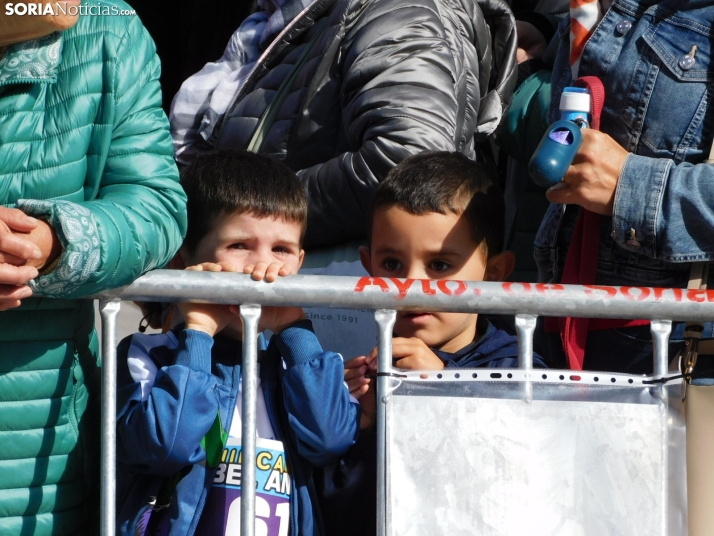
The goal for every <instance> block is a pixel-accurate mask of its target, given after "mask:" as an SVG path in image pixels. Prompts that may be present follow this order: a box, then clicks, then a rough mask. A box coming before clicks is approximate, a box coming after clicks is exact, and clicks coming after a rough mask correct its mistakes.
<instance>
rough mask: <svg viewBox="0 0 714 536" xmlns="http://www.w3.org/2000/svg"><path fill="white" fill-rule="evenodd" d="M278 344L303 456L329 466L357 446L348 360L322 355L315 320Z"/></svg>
mask: <svg viewBox="0 0 714 536" xmlns="http://www.w3.org/2000/svg"><path fill="white" fill-rule="evenodd" d="M276 343H277V346H278V348H279V349H280V353H281V355H282V357H283V360H284V361H285V365H286V367H287V370H286V371H285V374H284V376H283V379H282V383H283V394H284V401H285V409H286V410H287V413H288V422H289V423H290V428H291V429H292V430H293V432H294V433H295V436H296V439H297V447H298V452H299V454H300V455H301V456H303V457H304V458H306V459H307V460H308V461H309V462H310V463H311V464H313V465H315V466H325V465H327V464H328V463H330V462H332V461H334V460H335V458H336V457H337V456H339V455H340V454H343V453H344V452H346V451H347V449H349V448H350V447H351V446H352V445H354V443H355V441H356V439H357V432H358V430H359V411H360V410H359V405H358V404H357V403H356V401H355V400H354V399H353V398H352V397H350V394H349V390H348V389H347V386H346V385H345V383H344V364H343V362H342V356H341V355H340V354H336V353H334V352H325V351H323V350H322V347H321V346H320V342H319V341H318V340H317V336H316V335H315V333H314V332H313V331H312V322H310V321H309V320H303V321H301V322H299V323H297V324H294V325H293V326H291V327H288V328H287V329H285V330H283V331H282V332H281V333H280V334H279V335H277V336H276Z"/></svg>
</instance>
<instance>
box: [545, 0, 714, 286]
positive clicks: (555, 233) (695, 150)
mask: <svg viewBox="0 0 714 536" xmlns="http://www.w3.org/2000/svg"><path fill="white" fill-rule="evenodd" d="M713 20H714V2H712V1H711V0H709V1H707V0H693V1H684V0H666V1H664V2H659V3H652V2H646V1H641V2H638V1H636V0H615V1H614V3H613V5H612V7H611V9H610V10H609V11H608V12H607V13H606V14H605V16H604V17H603V19H602V21H601V22H600V24H599V25H598V26H597V28H596V30H595V32H594V33H593V35H592V37H591V38H590V40H589V41H588V43H587V44H586V46H585V49H584V51H583V54H582V58H581V63H580V71H579V76H586V75H594V76H598V77H599V78H600V79H601V80H602V81H603V84H604V86H605V106H604V108H603V111H602V117H601V130H602V131H603V132H605V133H607V134H609V135H610V136H611V137H612V138H614V139H615V141H617V142H618V143H619V144H620V145H621V146H622V147H624V148H625V149H627V151H629V152H630V155H629V156H628V158H627V160H626V161H625V164H624V166H623V168H622V171H621V174H620V178H619V182H618V186H617V191H616V193H615V201H614V208H613V214H612V217H603V218H602V220H601V221H602V227H601V233H600V250H599V257H598V275H597V279H598V280H597V283H599V284H614V285H640V286H662V287H684V286H686V284H687V280H688V275H689V270H690V264H689V263H691V262H693V261H712V260H714V166H712V165H706V164H703V161H704V160H705V159H706V158H707V155H708V154H709V150H710V148H711V146H712V139H713V138H714V110H709V106H710V100H711V94H712V90H713V89H714V85H713V84H712V82H713V81H714V66H712V64H711V55H712V41H711V39H712V38H711V34H712V21H713ZM569 29H570V24H569V19H568V18H566V19H565V20H564V21H563V23H562V24H561V25H560V27H559V30H558V33H559V38H560V46H559V50H558V55H557V58H556V62H555V66H554V70H553V79H552V82H553V96H552V102H551V121H554V120H556V119H557V118H558V117H557V116H558V115H559V112H558V103H559V100H560V94H561V93H562V90H563V88H564V87H566V86H568V85H570V84H571V81H572V80H571V72H570V66H569V63H568V55H569V48H570V45H569ZM694 47H696V49H695V48H694ZM692 57H693V60H694V61H692ZM578 210H579V209H578V208H577V207H575V206H568V207H565V206H564V205H556V204H551V206H550V208H549V209H548V212H547V213H546V216H545V218H544V219H543V222H542V223H541V226H540V229H539V231H538V235H537V237H536V242H535V246H536V248H535V257H536V262H537V263H538V268H539V279H540V280H541V281H548V282H552V281H557V280H560V277H561V275H562V269H563V265H564V262H565V253H566V252H567V248H568V245H569V243H570V239H571V236H572V232H573V229H574V226H575V220H576V216H577V213H578Z"/></svg>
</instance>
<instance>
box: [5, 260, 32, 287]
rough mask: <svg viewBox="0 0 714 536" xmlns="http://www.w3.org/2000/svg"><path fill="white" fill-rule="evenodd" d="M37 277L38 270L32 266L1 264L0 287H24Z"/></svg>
mask: <svg viewBox="0 0 714 536" xmlns="http://www.w3.org/2000/svg"><path fill="white" fill-rule="evenodd" d="M37 276H38V272H37V268H34V267H32V266H11V265H10V264H0V285H24V284H25V283H27V282H28V281H30V280H31V279H35V278H36V277H37Z"/></svg>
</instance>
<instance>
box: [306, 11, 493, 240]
mask: <svg viewBox="0 0 714 536" xmlns="http://www.w3.org/2000/svg"><path fill="white" fill-rule="evenodd" d="M396 4H397V6H395V3H394V2H371V3H370V4H369V7H368V8H367V9H366V10H365V11H364V12H363V13H362V14H361V15H360V19H359V22H358V23H357V24H355V25H354V26H353V27H352V28H351V29H350V30H349V32H348V34H347V35H346V36H345V39H344V41H343V45H342V50H343V54H344V63H343V75H342V80H343V82H342V89H341V94H342V123H343V125H344V128H345V134H346V137H347V142H348V145H349V146H350V147H354V148H356V149H355V150H353V151H349V152H345V153H343V154H341V155H339V156H337V157H335V158H332V159H331V160H328V161H327V162H325V163H322V164H319V165H316V166H313V167H310V168H308V169H305V170H302V171H300V172H299V175H300V177H301V179H302V180H303V181H304V182H305V183H306V185H307V188H308V196H309V199H310V219H309V222H308V236H307V245H309V246H314V245H322V244H330V243H335V242H338V241H340V240H342V239H344V238H345V237H349V236H361V235H363V234H364V229H366V227H367V215H368V213H369V206H370V203H371V199H372V195H373V193H374V190H375V189H376V187H377V185H378V183H379V182H380V181H381V180H382V179H384V178H385V176H386V175H387V173H388V172H389V170H390V169H391V168H392V167H394V166H395V165H397V164H398V163H399V162H400V161H402V160H403V159H405V158H406V157H408V156H410V155H412V154H416V153H419V152H422V151H427V150H431V151H455V150H457V143H458V140H457V138H458V137H459V132H460V130H461V128H462V124H463V122H464V121H465V118H464V116H463V114H464V113H466V112H468V113H469V114H471V118H470V122H471V123H472V126H471V132H472V133H473V131H474V129H475V125H476V117H475V115H476V113H477V109H476V110H474V109H473V108H472V109H469V108H468V106H467V105H466V103H464V102H461V103H459V102H458V100H457V94H458V93H461V91H460V88H459V84H460V83H462V82H465V80H457V78H456V76H457V75H456V73H457V72H458V71H459V67H460V66H458V65H457V63H456V62H457V61H459V60H458V59H457V57H456V56H457V54H454V53H452V50H451V48H450V43H449V36H447V32H446V30H445V28H444V24H443V23H442V21H441V20H440V17H439V13H438V12H437V11H436V8H435V7H434V3H433V2H429V1H422V2H419V1H417V2H410V3H408V4H407V3H405V2H398V3H396ZM399 4H404V6H405V7H404V8H403V9H394V8H395V7H398V5H399ZM474 74H475V76H478V74H477V73H474ZM469 94H470V97H469V100H470V101H471V105H472V106H473V104H474V103H475V105H476V108H478V102H479V98H480V95H479V88H478V86H477V85H476V86H475V87H471V88H469ZM460 115H461V116H460ZM466 120H467V121H468V119H466Z"/></svg>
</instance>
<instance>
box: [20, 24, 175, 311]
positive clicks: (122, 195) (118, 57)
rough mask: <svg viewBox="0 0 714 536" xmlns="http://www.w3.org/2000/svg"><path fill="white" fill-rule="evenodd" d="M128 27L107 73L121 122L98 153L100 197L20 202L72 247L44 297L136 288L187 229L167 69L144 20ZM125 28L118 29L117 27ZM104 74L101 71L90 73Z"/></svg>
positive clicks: (44, 281) (41, 286) (39, 285)
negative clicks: (166, 104)
mask: <svg viewBox="0 0 714 536" xmlns="http://www.w3.org/2000/svg"><path fill="white" fill-rule="evenodd" d="M112 18H113V19H115V20H116V19H128V20H129V22H124V23H122V26H123V27H122V28H113V30H114V31H119V30H121V34H120V37H119V36H118V38H117V39H114V40H109V39H107V40H106V41H105V43H106V44H109V43H117V46H116V49H115V50H111V51H109V52H108V53H111V54H114V56H113V58H112V59H111V61H107V62H106V63H105V67H104V73H103V76H104V77H105V80H106V83H105V87H106V91H107V92H111V93H112V95H113V98H112V99H108V100H105V102H111V103H112V105H113V108H114V110H113V113H109V114H107V116H108V117H110V118H113V121H112V122H111V124H109V125H95V128H108V129H111V132H110V133H109V134H108V135H107V136H106V137H105V139H106V143H107V146H106V147H100V148H92V149H93V153H96V154H93V155H92V156H90V158H102V159H104V160H105V161H104V165H103V172H102V176H101V181H100V183H99V188H98V190H97V191H96V192H91V191H90V192H88V193H87V195H85V197H86V198H87V199H89V200H88V201H85V202H84V203H71V202H69V201H34V200H33V201H27V200H24V201H20V202H18V207H19V208H21V209H23V210H24V211H25V212H28V213H30V214H33V215H38V216H43V217H45V218H46V219H47V220H48V221H50V223H51V224H52V225H53V227H54V229H55V230H56V232H57V234H58V237H59V239H60V242H61V243H62V246H63V248H64V251H63V253H62V255H61V256H60V258H59V264H58V265H57V267H56V268H55V269H54V270H53V271H52V272H50V273H49V274H47V275H44V276H42V277H40V278H38V279H37V280H35V281H34V282H32V286H33V290H35V292H36V293H37V294H40V295H46V296H62V297H70V298H71V297H76V296H80V295H86V294H91V293H95V292H99V291H102V290H104V289H107V288H111V287H117V286H121V285H125V284H128V283H130V282H131V281H132V280H134V279H135V278H137V277H139V276H140V275H141V274H143V273H144V272H146V271H147V270H150V269H152V268H157V267H161V266H163V265H164V264H165V263H167V262H168V261H169V260H170V259H171V257H172V255H173V254H174V253H175V252H176V250H177V249H178V248H179V246H180V245H181V241H182V238H183V235H184V233H185V231H186V216H185V203H186V199H185V194H184V193H183V190H182V188H181V186H180V185H179V182H178V178H179V177H178V170H177V168H176V165H175V163H174V161H173V152H172V144H171V136H170V134H169V129H168V121H167V119H166V116H165V115H164V112H163V111H162V109H161V89H160V86H159V73H160V64H159V59H158V57H157V56H156V53H155V47H154V45H153V42H152V40H151V38H150V37H149V35H148V33H147V32H146V30H145V29H144V27H143V26H142V24H141V22H140V20H139V19H138V18H137V17H112ZM118 25H119V23H117V26H118ZM90 74H94V75H95V76H99V75H100V74H99V73H90Z"/></svg>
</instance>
